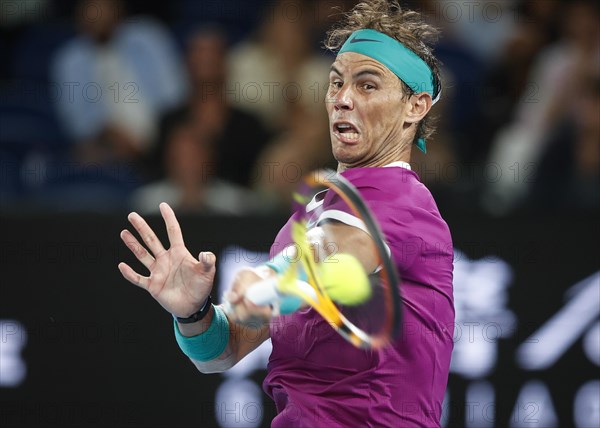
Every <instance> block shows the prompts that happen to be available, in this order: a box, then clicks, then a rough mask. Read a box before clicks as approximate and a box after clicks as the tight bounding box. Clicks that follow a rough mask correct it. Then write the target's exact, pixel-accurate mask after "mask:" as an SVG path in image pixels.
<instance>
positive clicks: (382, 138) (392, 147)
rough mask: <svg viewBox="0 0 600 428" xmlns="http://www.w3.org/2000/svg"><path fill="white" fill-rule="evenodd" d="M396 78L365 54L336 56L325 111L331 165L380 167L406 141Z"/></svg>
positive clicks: (404, 106) (405, 103)
mask: <svg viewBox="0 0 600 428" xmlns="http://www.w3.org/2000/svg"><path fill="white" fill-rule="evenodd" d="M407 106H408V97H406V99H405V100H404V101H403V92H402V85H401V82H400V79H398V77H397V76H396V75H395V74H393V73H392V72H391V71H390V70H389V69H388V68H387V67H385V66H384V65H383V64H381V63H380V62H378V61H376V60H374V59H372V58H369V57H367V56H365V55H361V54H357V53H354V52H346V53H343V54H341V55H338V57H337V58H336V60H335V62H334V63H333V65H332V67H331V72H330V74H329V90H328V92H327V99H326V108H327V113H328V114H329V125H330V130H329V131H330V134H331V145H332V150H333V155H334V157H335V158H336V160H337V161H338V162H339V163H341V164H343V165H345V166H347V167H358V166H382V165H385V164H387V163H390V162H392V161H394V160H399V159H398V156H397V155H398V154H399V153H401V151H402V150H406V149H405V146H406V144H407V142H408V143H410V142H411V141H412V138H408V137H409V136H408V135H407V133H406V129H407V128H408V126H409V125H410V124H408V123H405V120H404V117H405V112H406V109H407Z"/></svg>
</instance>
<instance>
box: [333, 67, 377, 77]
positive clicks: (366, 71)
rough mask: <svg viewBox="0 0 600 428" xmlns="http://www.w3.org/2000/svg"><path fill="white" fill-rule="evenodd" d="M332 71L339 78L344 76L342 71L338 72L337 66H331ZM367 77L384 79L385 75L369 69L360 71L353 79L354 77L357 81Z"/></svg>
mask: <svg viewBox="0 0 600 428" xmlns="http://www.w3.org/2000/svg"><path fill="white" fill-rule="evenodd" d="M331 71H333V72H334V73H336V74H337V75H339V76H342V73H341V72H340V70H338V69H337V68H336V66H335V65H332V66H331ZM365 75H371V76H376V77H379V78H382V77H383V75H382V74H381V72H380V71H379V70H376V69H371V68H368V69H365V70H361V71H359V72H358V73H356V74H355V75H354V76H352V77H354V78H355V79H357V78H359V77H362V76H365Z"/></svg>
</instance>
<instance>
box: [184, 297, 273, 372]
mask: <svg viewBox="0 0 600 428" xmlns="http://www.w3.org/2000/svg"><path fill="white" fill-rule="evenodd" d="M216 310H217V309H215V308H214V307H212V308H211V309H210V311H209V313H208V314H207V315H206V317H205V318H204V319H203V320H202V321H199V322H196V323H191V324H179V323H177V327H178V329H179V333H180V334H181V336H184V337H186V338H190V337H195V338H198V339H200V338H201V336H200V335H202V334H204V333H206V334H207V335H209V337H207V338H206V339H205V341H203V342H202V341H201V342H200V343H201V344H202V346H207V347H210V346H213V344H212V343H213V339H214V336H212V335H218V336H220V337H222V335H228V341H227V344H226V346H225V348H224V349H223V351H222V352H221V353H220V354H219V355H218V356H216V357H215V358H212V359H210V360H208V361H204V360H200V359H196V358H194V357H193V355H190V353H189V352H186V350H185V349H184V348H183V347H182V350H184V353H186V355H188V357H189V358H190V360H191V361H192V362H193V363H194V365H195V366H196V368H197V369H198V370H199V371H200V372H202V373H220V372H223V371H225V370H228V369H230V368H231V367H233V366H234V365H235V364H237V363H238V361H240V360H241V359H242V358H244V357H245V356H246V355H247V354H249V353H250V352H252V351H253V350H254V349H256V348H257V347H258V346H259V345H260V344H261V343H262V342H264V341H265V340H266V339H267V338H268V337H269V327H268V324H264V325H261V326H260V327H250V326H245V325H240V324H237V323H235V322H233V321H232V320H230V319H227V323H225V324H222V325H221V324H220V325H221V329H222V331H214V328H213V331H210V332H207V330H208V329H209V328H210V327H211V323H212V322H213V318H214V317H215V316H217V317H218V315H216V313H215V312H216ZM220 310H221V309H219V311H220ZM219 315H221V316H222V312H220V313H219ZM221 320H222V321H224V320H223V319H221ZM216 321H217V322H219V319H217V320H216ZM250 330H252V331H250ZM211 336H212V337H211ZM250 339H253V340H250ZM200 340H201V339H200ZM180 346H181V343H180ZM221 346H223V345H221Z"/></svg>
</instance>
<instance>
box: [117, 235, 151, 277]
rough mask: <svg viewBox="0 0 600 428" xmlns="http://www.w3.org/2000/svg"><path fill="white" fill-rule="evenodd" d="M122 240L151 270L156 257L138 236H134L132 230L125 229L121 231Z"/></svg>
mask: <svg viewBox="0 0 600 428" xmlns="http://www.w3.org/2000/svg"><path fill="white" fill-rule="evenodd" d="M121 240H122V241H123V242H124V243H125V245H126V246H127V248H129V249H130V250H131V252H132V253H133V254H134V255H135V257H136V258H137V259H138V260H139V261H140V262H142V264H143V265H144V266H146V268H147V269H148V270H150V266H152V263H154V257H152V255H151V254H150V253H149V252H148V250H146V248H145V247H144V246H143V245H142V244H140V243H139V241H138V240H137V239H136V237H135V236H133V235H132V234H131V232H130V231H128V230H123V231H122V232H121Z"/></svg>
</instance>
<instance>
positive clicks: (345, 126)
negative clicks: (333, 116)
mask: <svg viewBox="0 0 600 428" xmlns="http://www.w3.org/2000/svg"><path fill="white" fill-rule="evenodd" d="M338 128H348V129H350V128H352V127H351V126H350V125H348V124H345V123H342V124H340V125H338Z"/></svg>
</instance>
